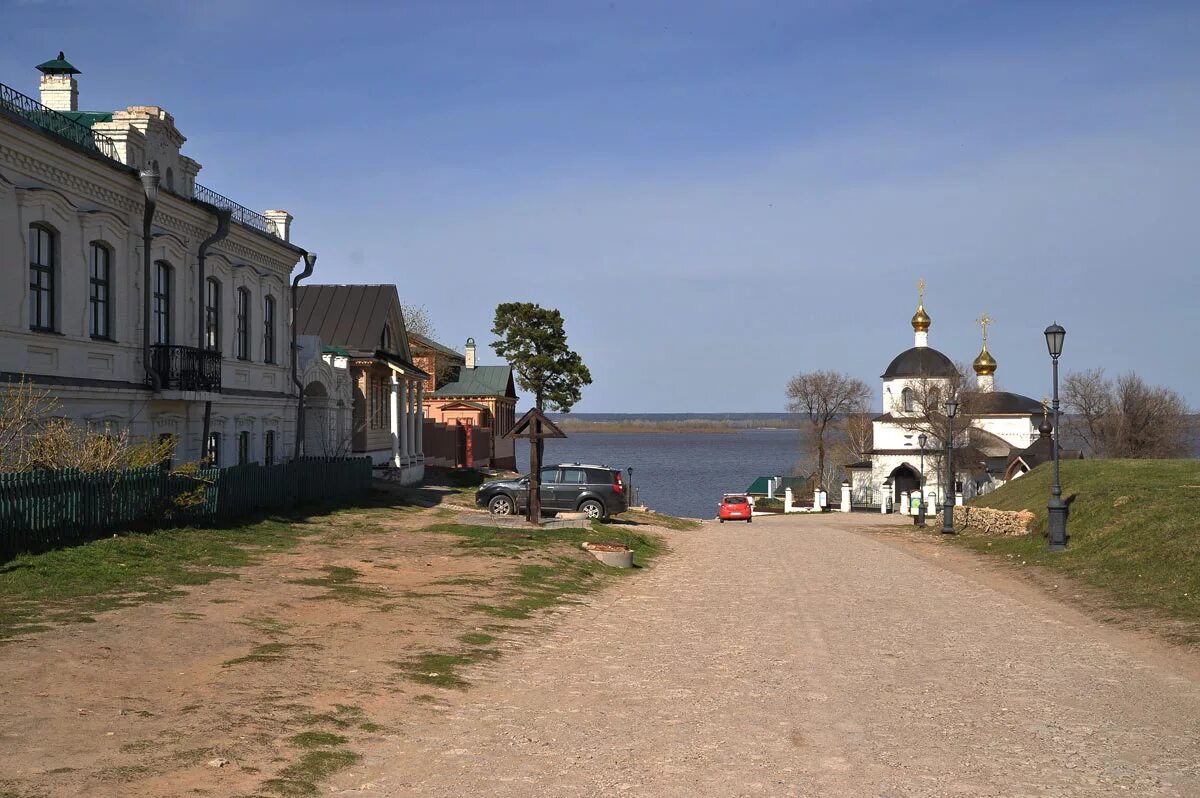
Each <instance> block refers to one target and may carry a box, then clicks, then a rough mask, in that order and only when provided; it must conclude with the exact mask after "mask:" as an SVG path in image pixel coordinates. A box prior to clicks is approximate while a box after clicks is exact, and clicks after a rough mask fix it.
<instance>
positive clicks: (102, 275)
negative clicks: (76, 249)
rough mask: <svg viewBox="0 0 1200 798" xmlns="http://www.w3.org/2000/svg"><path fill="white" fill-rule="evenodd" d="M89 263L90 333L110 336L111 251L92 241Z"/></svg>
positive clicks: (96, 335)
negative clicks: (90, 262) (90, 260)
mask: <svg viewBox="0 0 1200 798" xmlns="http://www.w3.org/2000/svg"><path fill="white" fill-rule="evenodd" d="M91 250H92V264H91V277H90V280H89V282H90V284H91V294H90V296H89V298H88V303H89V305H90V309H91V333H92V337H93V338H112V252H111V251H110V250H109V248H108V247H106V246H105V245H104V244H101V243H100V242H99V241H93V242H92V246H91Z"/></svg>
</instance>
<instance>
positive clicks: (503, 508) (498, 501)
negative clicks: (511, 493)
mask: <svg viewBox="0 0 1200 798" xmlns="http://www.w3.org/2000/svg"><path fill="white" fill-rule="evenodd" d="M514 509H515V508H514V507H513V500H512V499H510V498H508V497H507V496H496V497H495V498H493V499H492V500H491V501H490V502H488V512H490V513H491V514H492V515H512V514H513V510H514Z"/></svg>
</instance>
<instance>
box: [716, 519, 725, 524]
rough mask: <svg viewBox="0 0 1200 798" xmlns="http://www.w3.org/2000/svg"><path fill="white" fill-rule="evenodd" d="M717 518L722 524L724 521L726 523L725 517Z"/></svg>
mask: <svg viewBox="0 0 1200 798" xmlns="http://www.w3.org/2000/svg"><path fill="white" fill-rule="evenodd" d="M717 520H718V521H720V522H721V523H722V524H723V523H725V519H724V518H718V519H717Z"/></svg>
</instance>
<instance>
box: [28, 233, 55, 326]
mask: <svg viewBox="0 0 1200 798" xmlns="http://www.w3.org/2000/svg"><path fill="white" fill-rule="evenodd" d="M57 262H58V236H56V235H55V234H54V231H53V230H51V229H50V228H48V227H43V226H42V225H40V224H31V225H30V226H29V329H31V330H53V329H54V266H55V264H56V263H57Z"/></svg>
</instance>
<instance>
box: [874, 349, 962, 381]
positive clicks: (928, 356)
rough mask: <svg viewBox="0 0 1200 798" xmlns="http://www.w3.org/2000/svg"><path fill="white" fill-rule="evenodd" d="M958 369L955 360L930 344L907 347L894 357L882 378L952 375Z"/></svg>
mask: <svg viewBox="0 0 1200 798" xmlns="http://www.w3.org/2000/svg"><path fill="white" fill-rule="evenodd" d="M957 371H958V369H956V368H955V367H954V361H952V360H951V359H950V358H948V357H946V356H945V355H943V354H942V353H941V352H939V351H937V350H936V349H934V348H932V347H929V346H914V347H912V348H911V349H905V350H904V351H903V352H901V353H900V354H898V355H896V357H895V358H893V359H892V362H891V363H889V364H888V367H887V371H885V372H883V374H882V378H883V379H885V380H890V379H892V378H894V377H952V376H954V374H955V373H956V372H957Z"/></svg>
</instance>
